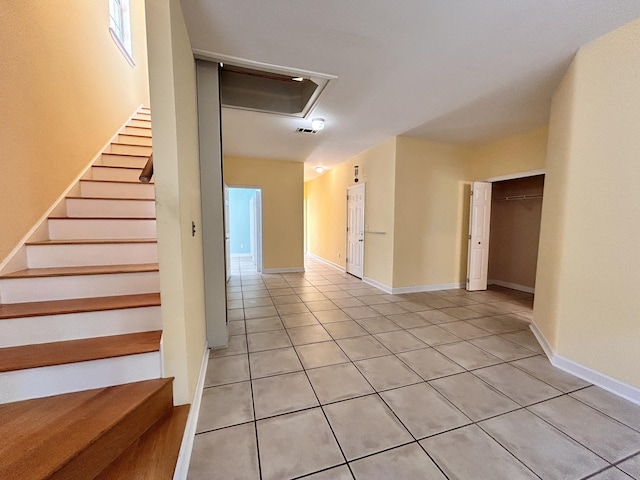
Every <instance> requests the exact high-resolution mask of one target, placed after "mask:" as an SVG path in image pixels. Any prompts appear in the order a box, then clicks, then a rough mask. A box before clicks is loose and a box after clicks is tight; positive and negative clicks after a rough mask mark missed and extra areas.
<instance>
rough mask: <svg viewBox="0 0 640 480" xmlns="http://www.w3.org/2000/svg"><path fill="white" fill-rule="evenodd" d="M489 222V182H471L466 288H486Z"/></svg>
mask: <svg viewBox="0 0 640 480" xmlns="http://www.w3.org/2000/svg"><path fill="white" fill-rule="evenodd" d="M490 224H491V183H489V182H473V183H472V184H471V208H470V211H469V261H468V263H467V290H470V291H471V290H486V289H487V277H488V274H489V227H490Z"/></svg>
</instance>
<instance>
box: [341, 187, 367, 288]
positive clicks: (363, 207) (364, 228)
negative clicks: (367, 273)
mask: <svg viewBox="0 0 640 480" xmlns="http://www.w3.org/2000/svg"><path fill="white" fill-rule="evenodd" d="M359 187H362V196H363V199H362V234H361V235H362V238H361V241H362V249H361V252H362V253H361V255H362V277H361V279H364V249H365V244H366V242H365V231H366V227H365V223H364V221H365V214H366V212H365V208H366V205H367V201H366V199H367V188H366V184H365V183H358V184H355V185H351V186H349V187H347V192H346V196H347V203H346V207H347V208H346V210H347V218H346V221H347V225H346V227H347V228H345V230H346V231H347V235H346V247H347V248H346V249H345V252H346V255H348V254H349V232H348V228H349V190H351V189H352V188H359ZM346 255H345V272H346V273H349V274H350V275H353V276H355V277H356V278H360V277H357V275H355V274H353V273H351V272H349V270H348V262H347V258H348V257H347V256H346Z"/></svg>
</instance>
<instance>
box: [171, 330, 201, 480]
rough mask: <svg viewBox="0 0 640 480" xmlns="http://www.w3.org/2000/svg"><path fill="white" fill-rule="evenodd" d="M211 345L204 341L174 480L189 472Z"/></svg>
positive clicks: (180, 479) (182, 477)
mask: <svg viewBox="0 0 640 480" xmlns="http://www.w3.org/2000/svg"><path fill="white" fill-rule="evenodd" d="M208 360H209V346H208V345H207V342H206V341H205V343H204V353H203V355H202V364H201V365H200V375H199V376H198V384H197V385H196V392H195V394H194V397H193V402H192V403H191V408H190V409H189V416H188V417H187V424H186V425H185V428H184V434H183V435H182V444H181V445H180V453H179V454H178V461H177V462H176V469H175V471H174V472H173V480H186V478H187V473H189V463H190V462H191V452H192V451H193V442H194V440H195V437H196V429H197V427H198V417H199V415H200V404H201V403H202V392H203V390H204V379H205V377H206V374H207V365H208V364H209V362H208Z"/></svg>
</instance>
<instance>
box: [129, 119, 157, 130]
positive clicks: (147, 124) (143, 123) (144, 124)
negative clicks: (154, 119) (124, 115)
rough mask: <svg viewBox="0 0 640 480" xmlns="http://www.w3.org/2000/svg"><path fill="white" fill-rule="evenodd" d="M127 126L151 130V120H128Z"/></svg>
mask: <svg viewBox="0 0 640 480" xmlns="http://www.w3.org/2000/svg"><path fill="white" fill-rule="evenodd" d="M127 125H129V126H131V127H138V128H148V129H151V120H139V119H137V118H132V119H131V120H129V123H128V124H127Z"/></svg>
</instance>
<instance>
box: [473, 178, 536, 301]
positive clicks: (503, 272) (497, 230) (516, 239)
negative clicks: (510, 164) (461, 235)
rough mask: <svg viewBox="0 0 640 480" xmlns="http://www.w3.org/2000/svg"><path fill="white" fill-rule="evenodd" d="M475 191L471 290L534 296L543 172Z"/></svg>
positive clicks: (483, 185)
mask: <svg viewBox="0 0 640 480" xmlns="http://www.w3.org/2000/svg"><path fill="white" fill-rule="evenodd" d="M487 186H488V192H489V193H488V196H487V194H486V192H487V190H486V188H487ZM478 188H480V189H484V190H483V191H484V193H485V194H484V195H481V193H482V192H476V189H478ZM472 191H473V192H474V193H473V195H472V200H471V211H470V216H469V217H470V219H469V223H470V225H469V258H468V269H467V290H486V288H487V286H488V285H498V286H502V287H506V288H510V289H514V290H519V291H522V292H527V293H534V292H535V278H536V268H537V262H538V244H539V239H540V223H541V218H542V198H543V193H544V173H543V172H540V171H536V172H528V173H524V174H520V175H517V174H516V175H513V176H509V177H506V178H505V177H502V178H494V179H489V180H487V181H486V182H474V184H473V185H472ZM487 202H488V203H487ZM480 234H482V239H481V238H480V236H479V235H480ZM480 244H482V245H480ZM480 249H482V254H480V253H478V251H479V250H480Z"/></svg>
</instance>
